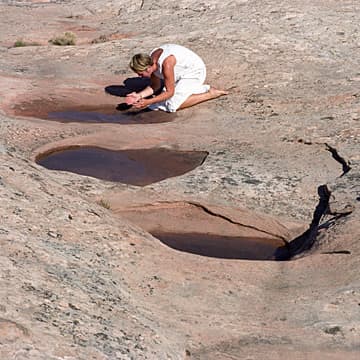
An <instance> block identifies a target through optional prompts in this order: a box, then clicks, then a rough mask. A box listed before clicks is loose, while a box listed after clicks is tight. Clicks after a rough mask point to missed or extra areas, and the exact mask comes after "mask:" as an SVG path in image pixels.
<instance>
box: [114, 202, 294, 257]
mask: <svg viewBox="0 0 360 360" xmlns="http://www.w3.org/2000/svg"><path fill="white" fill-rule="evenodd" d="M111 208H112V209H113V210H114V212H115V213H116V214H118V215H120V216H121V217H124V218H126V219H127V220H129V221H130V222H132V223H134V224H136V225H138V226H140V227H141V228H143V229H144V230H146V231H147V232H149V233H150V234H152V235H153V236H154V237H156V238H157V239H159V240H160V241H161V242H162V243H163V244H165V245H167V246H169V247H171V248H173V249H175V250H179V251H182V252H187V253H192V254H196V255H202V256H207V257H214V258H221V259H246V260H285V259H288V258H289V251H288V242H287V239H288V238H289V237H290V235H289V234H290V233H289V232H288V230H289V229H287V228H286V226H283V225H282V224H280V223H279V222H278V221H276V220H274V219H271V218H270V219H269V218H267V217H264V216H262V215H256V214H253V213H250V212H246V211H242V212H241V215H240V216H241V217H242V221H238V220H233V219H232V218H231V217H230V216H228V215H224V214H223V213H221V210H218V211H216V212H214V211H212V210H209V208H207V207H205V206H203V205H200V204H196V203H189V202H174V203H155V204H151V205H144V206H136V207H131V206H130V207H126V208H122V209H120V208H119V209H116V205H114V204H111Z"/></svg>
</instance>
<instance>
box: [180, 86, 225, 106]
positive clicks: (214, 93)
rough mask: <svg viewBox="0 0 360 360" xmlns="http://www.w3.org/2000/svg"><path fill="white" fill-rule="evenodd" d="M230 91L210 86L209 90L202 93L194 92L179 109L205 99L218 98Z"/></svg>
mask: <svg viewBox="0 0 360 360" xmlns="http://www.w3.org/2000/svg"><path fill="white" fill-rule="evenodd" d="M227 94H228V92H227V91H225V90H219V89H215V88H213V87H210V89H209V91H207V92H204V93H201V94H192V95H190V96H189V97H188V98H187V99H186V100H185V101H184V102H183V103H182V104H181V105H180V107H179V108H178V109H185V108H188V107H190V106H194V105H197V104H200V103H202V102H204V101H208V100H212V99H216V98H218V97H220V96H224V95H227Z"/></svg>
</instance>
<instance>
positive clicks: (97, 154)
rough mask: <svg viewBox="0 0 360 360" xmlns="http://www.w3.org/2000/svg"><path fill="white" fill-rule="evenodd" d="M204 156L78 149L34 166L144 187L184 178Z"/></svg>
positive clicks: (54, 153)
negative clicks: (180, 176)
mask: <svg viewBox="0 0 360 360" xmlns="http://www.w3.org/2000/svg"><path fill="white" fill-rule="evenodd" d="M207 155H208V153H207V152H205V151H175V150H168V149H161V148H159V149H156V148H153V149H136V150H135V149H134V150H119V151H114V150H107V149H103V148H97V147H86V146H84V147H80V146H79V147H71V148H67V149H62V150H55V151H52V152H48V153H46V154H43V155H40V156H38V157H37V159H36V163H38V164H39V165H42V166H44V167H46V168H48V169H51V170H63V171H69V172H73V173H76V174H80V175H87V176H91V177H94V178H98V179H102V180H108V181H114V182H121V183H125V184H131V185H138V186H145V185H148V184H152V183H155V182H158V181H161V180H164V179H166V178H170V177H174V176H179V175H182V174H185V173H186V172H189V171H191V170H193V169H195V168H196V167H198V166H200V165H201V164H202V163H203V162H204V161H205V159H206V157H207Z"/></svg>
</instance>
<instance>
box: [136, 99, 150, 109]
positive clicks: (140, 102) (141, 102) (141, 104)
mask: <svg viewBox="0 0 360 360" xmlns="http://www.w3.org/2000/svg"><path fill="white" fill-rule="evenodd" d="M148 105H150V102H149V101H148V100H146V99H142V98H141V99H140V100H138V101H137V102H136V103H134V104H133V107H134V108H135V109H143V108H146V107H147V106H148Z"/></svg>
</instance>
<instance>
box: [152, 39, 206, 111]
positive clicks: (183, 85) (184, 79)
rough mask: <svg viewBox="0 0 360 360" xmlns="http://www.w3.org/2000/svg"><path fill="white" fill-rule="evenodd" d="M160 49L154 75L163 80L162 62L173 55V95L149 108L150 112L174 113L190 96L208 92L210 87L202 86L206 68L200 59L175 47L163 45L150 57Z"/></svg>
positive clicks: (187, 50)
mask: <svg viewBox="0 0 360 360" xmlns="http://www.w3.org/2000/svg"><path fill="white" fill-rule="evenodd" d="M159 48H160V49H162V50H163V52H162V53H161V55H160V57H159V60H158V63H157V64H158V70H157V71H156V72H154V75H155V76H156V77H158V78H160V79H164V76H163V74H162V64H163V61H164V60H165V59H166V58H167V57H168V56H170V55H174V56H175V59H176V64H175V68H174V73H175V93H174V95H173V96H172V97H171V98H170V99H167V100H165V101H162V102H159V103H156V104H152V105H150V106H149V108H150V109H151V110H163V111H167V112H175V111H176V110H177V109H178V108H179V107H180V105H181V104H182V103H183V102H184V101H185V100H186V99H187V98H188V97H189V96H190V95H192V94H202V93H204V92H207V91H209V89H210V86H209V85H204V81H205V78H206V67H205V64H204V62H203V61H202V59H201V58H200V57H199V56H198V55H197V54H195V53H194V52H193V51H191V50H189V49H188V48H186V47H184V46H181V45H176V44H165V45H161V46H160V47H158V48H156V49H154V50H153V51H152V52H151V53H150V55H151V54H152V53H153V52H154V51H155V50H157V49H159Z"/></svg>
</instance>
